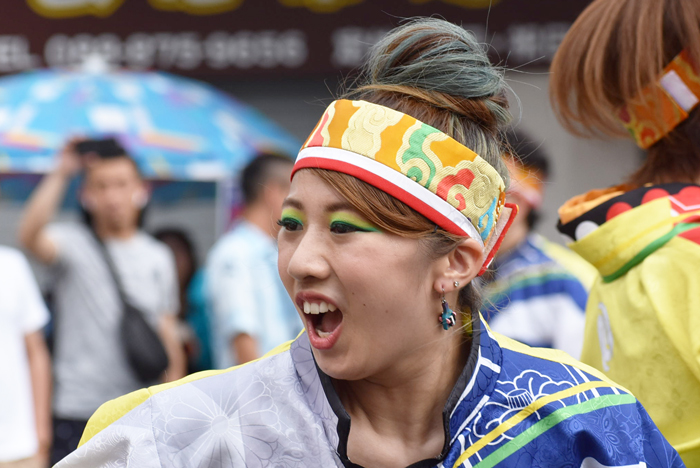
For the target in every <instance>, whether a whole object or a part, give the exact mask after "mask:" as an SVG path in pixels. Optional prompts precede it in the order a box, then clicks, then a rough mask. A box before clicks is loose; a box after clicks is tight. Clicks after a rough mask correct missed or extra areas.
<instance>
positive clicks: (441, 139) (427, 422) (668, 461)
mask: <svg viewBox="0 0 700 468" xmlns="http://www.w3.org/2000/svg"><path fill="white" fill-rule="evenodd" d="M506 89H507V85H506V84H505V82H504V79H503V76H502V73H501V71H500V70H498V69H497V68H495V67H493V66H492V65H491V64H490V63H489V60H488V58H487V56H486V54H485V53H484V51H483V50H482V48H481V47H480V46H479V44H478V43H477V42H476V40H475V39H474V37H473V36H472V35H471V34H470V33H468V32H466V31H464V30H463V29H462V28H460V27H457V26H455V25H452V24H450V23H447V22H445V21H442V20H437V19H421V20H414V21H410V22H407V23H405V24H404V25H403V26H401V27H399V28H397V29H395V30H393V31H392V32H390V33H389V34H388V35H387V36H386V37H385V38H384V39H383V40H381V41H380V42H379V43H378V44H377V45H376V46H375V47H374V48H373V49H372V53H371V55H370V57H369V59H368V62H367V66H366V70H365V73H364V75H363V77H362V80H360V81H359V82H358V84H357V86H356V87H355V89H354V90H353V91H351V92H350V93H349V94H348V95H347V96H346V98H348V99H341V100H338V101H335V102H333V103H332V104H331V105H330V106H329V107H328V109H327V110H326V112H325V113H324V114H323V116H322V117H321V120H320V121H319V123H318V125H317V126H316V128H315V129H314V130H313V131H312V132H311V135H310V136H309V138H308V140H307V141H306V143H305V144H304V146H303V148H302V150H301V151H300V153H299V155H298V158H297V161H296V164H295V167H294V173H293V176H292V185H291V190H290V194H289V196H288V198H287V199H286V201H285V203H284V210H283V213H282V218H281V219H280V221H279V223H280V225H281V232H280V235H279V271H280V275H281V277H282V280H283V282H284V284H285V287H286V288H287V291H288V292H289V294H290V296H291V297H292V299H293V300H294V301H295V303H296V305H297V308H298V311H299V314H300V316H301V317H302V319H303V320H304V323H305V325H306V331H305V332H303V333H302V334H301V335H300V336H299V337H298V338H297V339H296V340H295V341H294V342H292V343H290V344H286V345H282V346H281V347H280V348H279V349H277V350H275V351H273V352H272V353H271V354H270V355H268V356H267V357H265V358H263V359H261V360H259V361H256V362H253V363H250V364H247V365H244V366H241V367H238V368H233V369H229V370H226V371H219V372H205V373H201V374H195V375H193V376H190V377H188V378H186V379H184V380H182V381H180V382H179V383H177V384H174V385H172V384H170V385H165V386H158V387H153V388H150V389H148V390H142V391H140V392H137V393H134V394H131V395H127V396H126V397H123V398H121V399H119V400H116V401H114V402H110V403H108V404H107V405H105V406H104V407H103V408H102V409H100V410H99V411H98V413H97V414H96V415H95V416H94V417H93V419H92V420H91V422H90V424H89V425H88V428H87V430H86V433H85V435H84V437H83V443H82V446H81V448H79V449H78V450H77V451H76V452H75V453H74V454H72V455H71V456H69V457H68V458H67V459H66V460H64V461H63V462H62V463H61V464H59V465H58V466H59V467H61V468H67V467H74V466H75V467H88V466H90V467H92V466H107V465H108V466H123V465H128V466H138V467H162V466H167V467H185V466H187V467H190V466H192V467H199V466H206V467H243V466H246V467H268V466H269V467H362V466H364V467H372V468H376V467H407V466H410V467H441V468H442V467H477V466H478V467H480V468H481V467H529V466H538V467H552V468H554V467H557V468H559V467H576V468H578V467H586V468H590V467H623V466H628V467H631V466H639V467H643V466H649V467H681V466H683V464H682V462H681V461H680V459H679V458H678V455H677V453H676V452H675V451H674V450H673V449H672V448H671V447H670V446H669V445H668V443H667V442H666V441H665V439H664V438H663V437H662V436H661V434H660V433H659V432H658V430H657V429H656V427H655V426H654V424H653V423H652V422H651V420H650V419H649V417H648V416H647V414H646V412H645V411H644V409H643V408H642V406H641V405H640V404H639V403H638V402H637V400H636V399H635V398H634V396H632V395H631V394H629V393H628V392H627V391H626V390H625V389H624V388H622V387H620V386H618V385H616V384H615V383H613V382H611V381H609V380H607V379H605V378H604V377H603V376H602V375H601V374H599V373H597V372H596V371H594V370H592V369H590V368H588V367H586V366H584V365H582V364H580V363H579V362H577V361H575V360H573V359H571V358H570V357H568V356H567V355H566V354H564V353H561V352H558V351H554V350H542V349H534V348H529V347H527V346H525V345H522V344H519V343H516V342H514V341H512V340H509V339H507V338H504V337H501V336H498V335H496V334H495V333H492V332H491V331H490V330H489V329H488V327H487V326H486V324H485V323H484V321H483V319H482V318H481V317H480V315H479V313H478V310H479V297H478V293H477V291H476V290H475V288H474V287H473V285H472V280H473V279H474V278H476V277H477V276H478V275H479V274H481V273H482V272H483V271H484V270H485V269H486V268H487V267H488V264H489V262H490V260H491V258H492V257H493V255H494V254H495V252H496V250H497V249H498V246H499V244H500V241H501V239H502V237H503V235H504V234H505V232H506V230H507V227H508V225H509V222H510V220H511V219H512V217H513V216H514V215H515V212H516V211H517V208H516V207H514V206H508V205H506V204H504V200H505V190H506V181H507V179H508V177H507V171H506V169H505V166H504V164H503V161H502V160H501V158H502V155H503V154H504V153H505V148H504V143H503V138H502V136H501V135H502V131H503V130H504V127H505V126H506V125H507V123H508V121H509V119H510V115H509V113H508V110H507V99H506ZM350 99H354V100H350Z"/></svg>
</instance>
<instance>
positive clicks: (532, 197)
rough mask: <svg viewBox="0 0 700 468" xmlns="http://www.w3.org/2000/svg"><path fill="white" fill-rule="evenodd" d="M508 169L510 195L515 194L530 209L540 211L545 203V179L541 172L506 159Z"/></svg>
mask: <svg viewBox="0 0 700 468" xmlns="http://www.w3.org/2000/svg"><path fill="white" fill-rule="evenodd" d="M506 167H507V168H508V172H509V173H510V187H508V193H515V194H518V195H520V197H521V198H522V199H523V200H525V201H526V202H527V203H528V204H529V205H530V207H532V208H534V209H538V208H540V207H541V206H542V202H543V201H544V178H543V176H542V174H541V172H540V171H538V170H537V169H533V168H531V167H528V166H526V165H524V164H520V163H519V162H516V161H514V160H513V158H506Z"/></svg>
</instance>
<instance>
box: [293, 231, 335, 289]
mask: <svg viewBox="0 0 700 468" xmlns="http://www.w3.org/2000/svg"><path fill="white" fill-rule="evenodd" d="M328 252H329V249H328V245H327V242H326V240H325V239H324V238H323V234H322V233H320V232H318V231H316V230H313V229H310V230H309V231H307V232H306V233H305V234H304V236H303V237H302V238H301V240H300V241H299V244H297V247H296V249H295V250H294V253H293V254H292V257H291V258H290V260H289V265H288V266H287V273H289V275H290V276H291V277H292V278H294V279H295V280H296V281H304V280H307V281H308V280H310V279H325V278H327V277H328V276H329V275H330V272H331V267H330V264H329V263H328Z"/></svg>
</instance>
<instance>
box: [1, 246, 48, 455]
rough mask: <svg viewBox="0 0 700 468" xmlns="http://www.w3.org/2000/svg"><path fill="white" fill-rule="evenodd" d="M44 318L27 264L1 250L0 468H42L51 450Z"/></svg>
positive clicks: (15, 254) (13, 253)
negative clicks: (43, 330)
mask: <svg viewBox="0 0 700 468" xmlns="http://www.w3.org/2000/svg"><path fill="white" fill-rule="evenodd" d="M48 320H49V314H48V312H47V310H46V306H45V305H44V301H43V300H42V298H41V294H40V293H39V288H38V287H37V285H36V281H35V280H34V276H33V275H32V272H31V269H30V268H29V264H28V263H27V260H26V259H25V258H24V255H22V254H21V253H20V252H19V251H17V250H14V249H10V248H8V247H3V246H0V468H43V467H46V466H47V463H48V455H49V454H48V450H49V447H50V445H51V361H50V357H49V352H48V350H47V348H46V343H45V342H44V336H43V334H42V328H43V327H44V325H46V323H47V322H48Z"/></svg>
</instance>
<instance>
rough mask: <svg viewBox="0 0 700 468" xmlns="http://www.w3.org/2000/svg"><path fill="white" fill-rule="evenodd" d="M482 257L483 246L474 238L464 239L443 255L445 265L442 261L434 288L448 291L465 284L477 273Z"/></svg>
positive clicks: (482, 260)
mask: <svg viewBox="0 0 700 468" xmlns="http://www.w3.org/2000/svg"><path fill="white" fill-rule="evenodd" d="M484 259H485V257H484V249H483V247H481V245H480V244H479V243H478V242H477V241H475V240H474V239H465V240H464V241H462V242H461V243H460V244H459V245H457V247H455V248H454V249H453V250H452V251H451V252H450V253H448V254H447V255H446V256H445V260H446V265H445V263H443V265H445V268H444V270H443V271H442V272H441V274H440V275H439V277H438V278H436V280H435V285H434V287H435V290H436V291H438V292H440V291H442V290H443V289H444V290H445V292H450V291H455V290H459V289H460V287H463V286H465V285H467V284H468V283H469V282H470V281H471V280H473V279H474V278H475V277H476V275H478V274H479V271H480V270H481V266H482V265H483V263H484ZM455 284H457V286H455ZM460 285H461V286H460Z"/></svg>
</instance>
